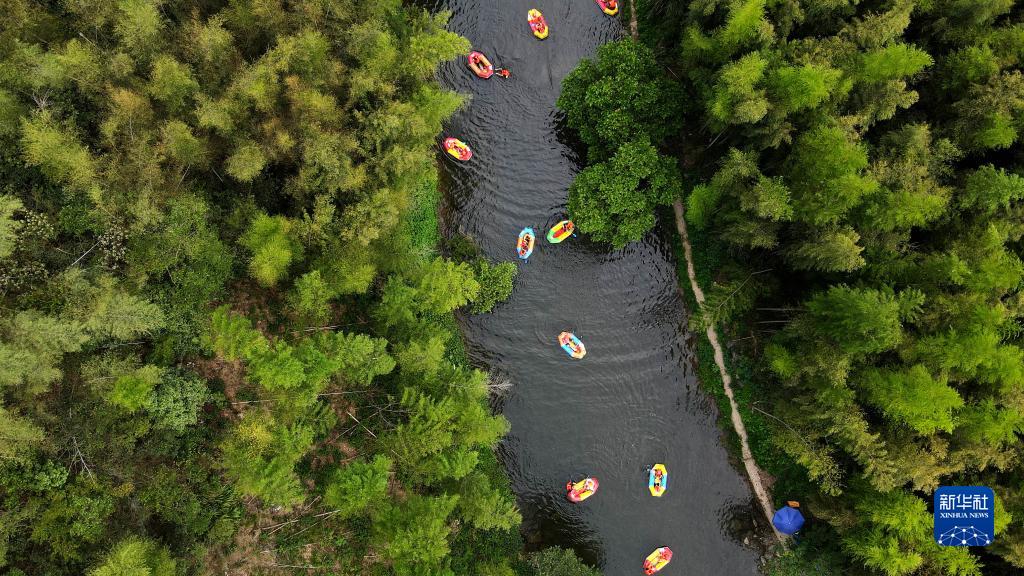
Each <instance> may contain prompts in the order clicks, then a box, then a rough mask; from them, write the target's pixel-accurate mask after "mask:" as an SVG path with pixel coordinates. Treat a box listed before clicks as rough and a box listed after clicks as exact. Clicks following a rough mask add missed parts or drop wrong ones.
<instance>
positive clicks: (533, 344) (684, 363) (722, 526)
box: [435, 0, 758, 576]
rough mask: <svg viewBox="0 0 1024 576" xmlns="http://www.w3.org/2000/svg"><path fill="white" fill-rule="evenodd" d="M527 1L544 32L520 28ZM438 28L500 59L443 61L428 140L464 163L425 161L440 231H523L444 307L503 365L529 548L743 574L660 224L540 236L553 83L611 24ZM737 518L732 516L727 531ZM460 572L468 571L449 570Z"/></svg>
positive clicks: (454, 8) (579, 5) (565, 142)
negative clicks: (480, 306) (499, 267)
mask: <svg viewBox="0 0 1024 576" xmlns="http://www.w3.org/2000/svg"><path fill="white" fill-rule="evenodd" d="M533 7H537V8H539V9H541V10H542V11H543V12H544V15H545V17H546V19H547V21H548V24H549V26H550V28H551V35H550V37H549V38H548V39H547V40H544V41H539V40H536V39H535V38H534V37H533V35H532V34H531V33H530V30H529V27H528V25H527V22H526V13H527V11H528V10H529V9H530V8H533ZM435 8H437V9H446V10H449V11H451V12H452V20H451V24H450V26H449V29H451V30H452V31H455V32H457V33H459V34H461V35H463V36H465V37H466V38H468V39H469V40H470V41H471V42H472V43H473V47H474V49H477V50H480V51H482V52H483V53H484V54H486V55H487V56H488V57H489V58H490V59H491V61H492V62H494V64H495V65H496V66H500V67H507V68H509V69H510V70H511V71H512V78H511V79H510V80H503V79H501V78H498V77H497V76H495V77H493V78H491V79H490V80H481V79H479V78H477V77H476V76H474V75H473V74H472V72H470V71H469V70H468V69H467V68H466V66H465V60H464V59H463V60H460V61H457V62H453V63H450V64H448V65H446V66H444V67H443V68H442V70H441V72H440V79H441V82H442V84H443V85H445V86H446V87H448V88H451V89H453V90H457V91H459V92H462V93H465V94H471V95H472V101H471V102H470V103H469V105H468V106H467V107H466V108H465V109H464V110H463V111H461V112H459V113H458V114H456V115H455V117H454V118H453V119H452V120H451V121H450V122H449V123H448V124H447V126H446V131H445V135H446V136H448V135H451V136H456V137H459V138H461V139H462V140H464V141H466V142H467V143H468V144H469V145H470V146H471V147H472V148H473V151H474V153H475V155H474V157H473V159H472V161H470V162H469V163H464V164H460V163H456V162H454V161H449V160H448V159H445V161H443V166H444V169H443V174H442V181H443V183H444V186H445V188H446V198H447V201H446V206H445V209H444V214H443V220H444V222H445V224H444V225H445V226H446V228H447V230H446V233H452V232H454V231H459V232H462V233H465V234H467V235H469V236H471V237H472V238H474V239H475V240H476V241H477V243H478V244H479V246H480V248H481V249H482V250H483V252H484V254H486V255H487V256H488V257H489V258H491V259H492V260H498V261H516V262H519V261H518V259H517V258H516V256H515V251H514V246H515V240H516V237H517V235H518V234H519V231H520V230H521V229H522V228H523V227H524V226H532V227H533V228H534V229H535V230H536V231H537V234H538V235H539V239H538V241H537V246H536V249H535V251H534V253H533V255H532V256H531V257H530V259H529V262H528V263H525V264H519V268H520V272H519V276H518V278H517V279H516V285H515V291H514V293H513V295H512V297H511V299H510V300H509V301H508V302H506V303H504V304H500V305H499V306H498V307H497V308H496V309H495V311H494V312H493V313H491V314H484V315H478V316H471V317H467V318H464V319H462V328H463V330H464V334H465V336H466V340H467V343H468V344H467V346H468V349H469V352H470V356H471V358H472V359H473V360H474V361H476V362H479V363H480V364H484V365H487V366H491V367H492V368H493V369H494V370H495V371H497V372H498V373H500V374H501V375H503V376H504V377H507V378H508V379H509V381H510V382H511V388H510V390H509V391H508V392H506V393H505V395H504V397H503V398H502V399H501V401H500V403H499V406H498V407H499V408H500V409H501V410H502V411H503V413H504V414H505V416H506V417H507V418H508V419H509V421H510V422H511V424H512V429H511V432H510V433H509V434H508V436H507V437H506V438H505V440H504V441H503V442H502V444H501V446H500V448H499V456H500V457H501V460H502V462H503V463H504V465H505V467H506V468H507V470H508V474H509V476H510V478H511V481H512V487H513V490H514V491H515V493H516V496H517V498H518V501H519V505H520V507H521V509H522V512H523V517H524V524H523V533H524V535H525V536H526V538H527V541H528V543H529V545H530V546H531V547H534V548H535V547H541V546H548V545H555V544H557V545H561V546H566V547H571V548H574V549H575V550H576V551H577V552H578V553H579V554H580V555H581V556H582V557H583V558H584V559H586V560H587V561H588V562H589V563H592V564H595V565H598V566H600V567H601V568H602V569H603V570H604V572H605V574H608V575H610V576H618V575H630V574H642V570H641V565H642V562H643V559H644V557H646V556H647V554H648V553H650V552H651V551H652V550H653V549H655V548H657V547H659V546H666V545H667V546H670V547H671V548H672V550H673V552H674V553H675V556H674V558H673V561H672V564H671V565H669V566H668V567H667V568H666V569H665V570H664V571H663V572H662V573H664V574H685V575H688V576H698V575H705V574H706V575H709V576H711V575H715V576H721V575H725V576H740V575H747V574H757V573H758V572H757V565H758V563H757V554H756V552H754V551H753V550H751V549H750V548H748V547H746V546H744V545H743V543H742V542H741V541H740V540H741V539H742V536H741V535H738V533H739V532H741V531H742V530H743V527H746V526H749V525H750V524H751V522H752V516H753V515H754V514H756V510H755V508H754V505H753V503H752V497H751V492H750V489H749V487H748V486H747V484H746V483H745V481H744V480H743V478H742V477H741V476H740V474H739V473H738V472H737V470H736V469H734V468H733V467H732V466H731V465H730V463H729V459H728V455H727V453H726V450H725V448H724V447H723V446H722V438H721V433H720V430H719V428H718V426H717V424H716V416H717V408H716V406H715V404H714V401H713V400H712V399H711V398H710V397H709V396H708V395H707V394H706V393H704V392H703V391H702V390H701V388H700V386H699V383H698V382H697V380H696V377H695V375H694V371H693V368H692V365H693V353H692V351H691V349H690V345H689V344H688V341H689V340H690V339H691V335H690V334H688V333H687V331H686V325H685V319H686V310H685V308H684V305H683V301H682V298H681V295H680V293H679V289H678V286H677V281H676V275H675V270H674V269H675V258H674V256H673V251H672V245H671V242H674V241H676V239H675V236H674V235H671V234H670V233H669V232H668V231H663V232H658V233H652V234H649V235H648V237H647V238H645V239H644V240H643V241H642V242H636V243H632V244H630V245H628V246H626V247H625V248H624V249H623V250H618V251H612V250H611V248H610V247H609V246H606V245H601V244H597V243H593V242H590V241H589V240H587V239H586V238H585V237H582V235H577V237H575V238H570V239H569V240H567V241H565V242H564V243H562V244H558V245H552V244H548V243H547V241H546V240H544V234H545V233H546V231H547V229H548V228H549V227H550V226H551V225H552V224H554V223H555V222H557V221H558V220H560V219H562V218H563V217H565V216H564V215H565V210H566V207H565V206H566V199H567V195H568V187H569V184H570V183H571V182H572V179H573V176H574V174H575V173H576V172H577V171H578V170H579V168H580V158H578V157H577V154H576V153H575V152H574V151H573V149H572V148H571V147H570V143H571V141H572V139H571V137H568V136H567V135H566V134H559V128H558V113H557V110H556V107H555V101H556V99H557V98H558V94H559V92H560V90H561V81H562V78H564V77H565V75H566V74H568V73H569V72H570V71H571V70H572V69H573V68H574V67H575V66H576V64H577V63H578V62H579V61H580V60H581V59H582V58H586V57H591V56H593V55H594V54H595V53H596V50H597V47H598V46H600V45H601V44H602V43H605V42H608V41H611V40H615V39H618V38H621V37H622V35H623V28H622V25H621V24H620V22H619V21H618V19H616V18H610V17H607V16H605V15H603V14H602V13H601V11H600V10H599V9H598V7H597V4H596V3H595V2H594V1H593V0H558V1H555V0H536V3H533V2H532V0H526V1H524V0H501V1H498V0H447V1H440V2H438V3H437V5H436V6H435ZM563 330H571V331H573V332H575V333H576V335H578V336H579V337H580V338H581V339H582V340H583V342H584V344H585V345H586V347H587V351H588V354H587V356H586V358H584V359H583V360H579V361H576V360H572V359H570V358H569V357H568V356H567V355H566V354H565V352H563V351H562V350H561V348H559V346H558V344H557V342H556V337H557V335H558V333H559V332H561V331H563ZM656 462H662V463H664V464H666V466H667V467H668V471H669V483H668V490H667V491H666V493H665V495H664V497H662V498H653V497H652V496H651V495H650V493H649V492H648V490H647V475H646V473H645V468H646V467H647V466H648V465H650V464H653V463H656ZM585 475H592V476H596V477H597V478H598V479H599V480H600V489H599V491H598V493H597V494H596V495H594V496H593V497H592V498H590V499H589V500H587V501H585V502H583V503H580V504H572V503H570V502H568V501H567V500H566V497H565V483H566V481H567V480H568V479H570V478H573V479H579V478H581V477H583V476H585ZM738 527H739V528H738ZM467 576H469V575H467Z"/></svg>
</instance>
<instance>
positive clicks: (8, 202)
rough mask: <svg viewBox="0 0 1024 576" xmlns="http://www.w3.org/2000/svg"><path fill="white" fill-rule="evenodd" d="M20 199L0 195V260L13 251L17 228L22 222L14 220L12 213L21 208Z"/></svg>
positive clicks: (19, 227)
mask: <svg viewBox="0 0 1024 576" xmlns="http://www.w3.org/2000/svg"><path fill="white" fill-rule="evenodd" d="M22 208H23V205H22V203H21V200H18V199H17V198H15V197H13V196H7V195H0V260H3V259H4V258H7V257H8V256H10V255H11V253H13V252H14V246H15V241H16V239H17V236H18V230H20V229H21V227H22V223H21V222H19V221H17V220H14V218H13V217H14V213H15V212H17V211H19V210H21V209H22Z"/></svg>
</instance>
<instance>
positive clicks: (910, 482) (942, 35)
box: [559, 0, 1024, 576]
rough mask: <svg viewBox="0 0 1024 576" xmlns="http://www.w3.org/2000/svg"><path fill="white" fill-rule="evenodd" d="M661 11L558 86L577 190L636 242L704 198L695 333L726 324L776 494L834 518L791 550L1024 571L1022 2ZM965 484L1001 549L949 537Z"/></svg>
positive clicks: (935, 567) (857, 567) (643, 17)
mask: <svg viewBox="0 0 1024 576" xmlns="http://www.w3.org/2000/svg"><path fill="white" fill-rule="evenodd" d="M637 12H638V14H637V16H638V19H639V24H640V26H639V29H640V35H641V38H642V41H641V42H634V41H631V40H624V41H619V42H613V43H610V44H607V45H605V46H603V47H602V48H601V49H600V50H599V52H598V55H597V58H596V59H595V60H593V61H587V62H584V63H582V64H581V65H580V66H579V67H578V68H577V69H576V70H575V71H574V72H572V73H571V74H570V75H569V76H568V77H567V78H566V80H565V85H564V90H563V93H562V97H561V98H560V100H559V106H560V107H561V108H562V109H563V110H564V111H565V114H566V122H567V124H568V125H569V126H570V127H572V128H574V129H576V131H577V132H578V133H579V137H580V139H581V140H582V142H583V144H584V145H585V147H586V150H587V153H586V160H587V165H586V166H585V167H584V169H583V170H582V171H581V172H580V174H579V176H578V177H577V179H576V181H575V182H574V183H573V185H572V188H571V190H570V199H569V208H570V212H571V215H572V217H573V218H574V220H575V221H576V223H577V225H578V226H579V228H580V230H582V231H583V232H585V233H588V234H590V235H592V236H594V237H595V238H598V239H601V240H605V241H608V242H610V243H611V244H613V245H614V246H623V245H624V244H626V243H627V242H629V241H635V240H639V239H640V238H641V237H642V236H643V235H644V234H645V233H646V232H647V231H649V230H650V229H651V228H652V227H653V225H654V223H655V213H656V208H657V207H658V206H662V205H665V204H668V203H671V202H672V201H673V200H674V199H675V198H677V197H680V195H682V197H684V198H685V202H686V219H687V221H688V223H689V225H690V228H691V236H692V240H693V244H694V246H695V250H696V256H695V257H696V259H697V266H698V272H699V275H700V279H701V281H702V284H703V286H704V290H705V292H706V294H707V302H706V305H705V306H704V307H702V308H701V309H700V310H697V311H696V313H695V314H694V316H693V318H692V319H691V324H692V327H693V328H694V329H698V330H700V329H703V328H704V327H706V326H708V325H709V324H717V325H719V326H722V327H723V328H725V329H726V338H725V340H729V341H730V342H731V344H730V346H731V348H732V352H733V354H732V358H731V359H730V363H731V364H732V368H733V370H734V371H736V372H737V374H738V376H739V378H738V382H737V383H736V385H737V386H739V389H738V390H737V396H738V398H739V401H740V404H741V406H740V408H741V411H742V413H743V415H744V420H745V421H746V422H747V426H748V429H749V430H750V432H751V442H752V449H753V451H754V453H755V456H756V457H757V459H758V460H759V462H760V463H761V464H762V466H764V467H765V468H766V469H768V470H769V471H770V472H772V473H773V474H774V475H775V476H776V478H777V484H776V486H775V491H774V492H775V497H776V499H777V501H778V502H779V503H781V501H783V500H786V499H799V500H802V501H804V502H805V508H806V509H807V510H808V511H809V513H810V514H811V515H812V516H813V519H812V522H811V524H810V525H809V527H808V530H807V532H808V534H807V535H806V539H805V543H804V544H803V545H801V547H798V548H797V550H796V552H793V553H791V554H789V555H787V556H786V557H784V558H783V559H782V560H781V561H780V562H777V563H775V564H774V565H773V567H772V568H771V569H772V570H775V571H776V573H777V574H807V573H814V574H885V575H887V576H903V575H911V574H922V575H925V574H929V575H939V574H942V575H950V576H953V575H956V576H973V575H980V574H986V573H991V574H1002V573H1007V574H1008V573H1011V572H1013V571H1015V570H1019V569H1020V568H1024V463H1022V462H1021V456H1022V454H1021V433H1022V432H1024V350H1022V348H1021V346H1022V343H1024V329H1022V326H1024V294H1022V293H1021V287H1022V280H1024V264H1022V262H1021V254H1022V250H1024V244H1022V241H1021V240H1022V235H1024V203H1022V202H1021V201H1022V199H1024V177H1022V176H1021V171H1022V169H1024V158H1022V156H1021V150H1022V148H1021V146H1020V140H1021V137H1022V134H1021V132H1022V130H1024V76H1022V70H1021V68H1022V62H1024V20H1022V17H1021V12H1020V8H1019V7H1016V6H1014V3H1013V2H1009V1H1004V0H979V1H976V2H946V1H941V0H940V1H915V0H894V1H886V2H861V3H853V2H824V1H820V0H804V1H800V0H783V1H780V2H766V1H765V0H732V1H730V2H719V1H716V0H707V1H705V0H700V1H691V2H683V1H678V0H658V1H656V0H638V1H637ZM704 346H705V347H706V345H704ZM702 362H703V364H705V365H707V364H708V363H709V362H710V359H709V358H703V359H702ZM702 374H705V375H707V376H708V377H705V378H704V380H705V381H706V383H707V384H708V385H709V386H710V387H711V388H714V387H715V382H714V380H715V379H716V378H717V376H716V375H714V370H713V369H711V370H707V369H703V368H702ZM941 484H961V485H970V484H982V485H987V486H990V487H992V488H993V489H994V490H995V492H996V494H997V502H996V503H995V510H996V532H997V533H996V535H995V543H994V544H993V545H991V546H990V547H988V548H986V549H984V550H974V551H971V550H968V549H965V548H941V547H939V546H937V545H936V544H935V543H934V541H933V539H932V535H931V530H932V521H931V513H930V512H929V509H930V497H931V494H932V492H933V491H934V490H935V488H936V487H938V486H939V485H941Z"/></svg>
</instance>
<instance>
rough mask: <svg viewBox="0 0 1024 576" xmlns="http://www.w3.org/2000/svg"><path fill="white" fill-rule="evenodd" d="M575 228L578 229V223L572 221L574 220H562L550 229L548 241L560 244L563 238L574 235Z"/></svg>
mask: <svg viewBox="0 0 1024 576" xmlns="http://www.w3.org/2000/svg"><path fill="white" fill-rule="evenodd" d="M574 230H576V225H575V224H573V223H572V220H562V221H561V222H559V223H558V224H555V225H554V226H552V227H551V230H548V242H551V243H552V244H558V243H559V242H561V241H562V240H565V239H566V238H568V237H569V236H572V233H573V231H574Z"/></svg>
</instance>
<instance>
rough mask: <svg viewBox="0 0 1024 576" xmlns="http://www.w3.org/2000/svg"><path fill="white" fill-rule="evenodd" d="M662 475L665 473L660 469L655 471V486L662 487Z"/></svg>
mask: <svg viewBox="0 0 1024 576" xmlns="http://www.w3.org/2000/svg"><path fill="white" fill-rule="evenodd" d="M662 476H663V474H662V472H661V470H660V469H659V470H655V471H654V487H655V488H660V487H661V477H662Z"/></svg>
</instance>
